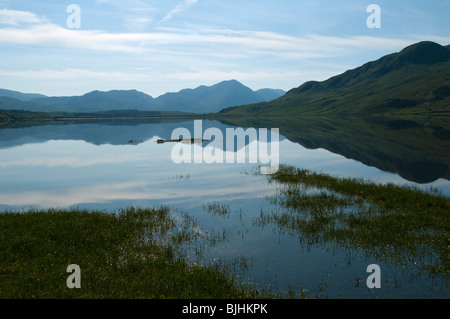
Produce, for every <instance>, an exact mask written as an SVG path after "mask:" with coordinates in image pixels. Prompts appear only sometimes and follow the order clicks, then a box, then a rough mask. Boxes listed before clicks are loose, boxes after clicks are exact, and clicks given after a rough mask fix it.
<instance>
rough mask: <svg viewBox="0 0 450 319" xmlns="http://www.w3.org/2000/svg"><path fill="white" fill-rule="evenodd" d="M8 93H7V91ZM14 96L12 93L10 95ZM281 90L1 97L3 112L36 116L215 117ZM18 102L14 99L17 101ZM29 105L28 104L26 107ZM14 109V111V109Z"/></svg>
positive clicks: (215, 88) (229, 84)
mask: <svg viewBox="0 0 450 319" xmlns="http://www.w3.org/2000/svg"><path fill="white" fill-rule="evenodd" d="M5 91H7V90H5ZM11 92H12V91H11ZM284 93H285V92H284V91H282V90H272V89H263V90H259V91H257V92H255V91H253V90H251V89H250V88H248V87H247V86H245V85H243V84H241V83H240V82H238V81H236V80H230V81H223V82H220V83H218V84H215V85H212V86H204V85H203V86H200V87H197V88H195V89H184V90H181V91H179V92H177V93H166V94H163V95H161V96H159V97H158V98H153V97H151V96H150V95H147V94H145V93H143V92H139V91H136V90H113V91H108V92H101V91H92V92H89V93H87V94H84V95H82V96H66V97H45V96H36V97H35V98H32V97H31V96H28V95H27V96H26V97H28V99H27V100H23V98H24V96H22V95H20V94H21V93H20V92H15V95H14V96H13V94H12V93H10V94H9V96H3V97H2V96H1V94H0V109H20V110H27V111H34V112H105V111H117V110H138V111H181V112H189V113H215V112H218V111H220V110H221V109H223V108H226V107H230V106H235V105H243V104H249V103H257V102H262V101H270V100H271V99H274V98H277V97H279V96H281V95H283V94H284ZM19 97H20V98H21V99H22V101H16V103H14V100H12V98H15V99H16V100H20V99H19ZM25 101H26V103H24V102H25ZM11 107H12V108H11Z"/></svg>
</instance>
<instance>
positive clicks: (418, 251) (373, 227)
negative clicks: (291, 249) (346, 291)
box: [255, 166, 450, 278]
mask: <svg viewBox="0 0 450 319" xmlns="http://www.w3.org/2000/svg"><path fill="white" fill-rule="evenodd" d="M268 178H269V182H271V183H273V182H275V183H279V184H280V189H279V191H278V193H277V194H276V195H275V196H274V197H272V198H271V199H270V200H271V201H272V203H275V204H277V205H279V207H281V208H282V209H280V210H279V211H276V212H272V213H265V212H261V216H260V217H259V218H258V219H257V220H256V221H255V223H257V224H260V225H265V224H274V225H276V227H277V229H278V231H280V232H283V233H287V234H290V235H292V236H298V238H299V240H300V242H301V243H302V244H303V245H306V246H311V245H329V244H333V245H335V246H339V247H345V248H349V247H350V248H355V249H362V250H363V251H364V253H365V254H366V255H368V256H375V257H376V258H378V259H379V260H383V261H384V262H388V263H391V264H400V265H403V266H405V267H406V268H407V269H411V272H417V271H418V272H424V273H426V274H427V275H430V276H434V275H438V274H439V275H443V276H444V277H447V278H448V276H449V275H450V259H449V256H450V198H448V197H446V196H444V195H442V194H440V193H439V192H438V191H436V190H433V189H430V190H428V191H422V190H419V189H417V188H415V187H406V186H397V185H393V184H386V185H381V184H377V183H373V182H370V181H366V180H361V179H347V178H336V177H332V176H329V175H326V174H320V173H315V172H311V171H308V170H302V169H298V168H295V167H291V166H281V167H280V169H279V171H278V172H277V173H276V174H274V175H271V176H269V177H268Z"/></svg>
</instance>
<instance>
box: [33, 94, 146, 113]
mask: <svg viewBox="0 0 450 319" xmlns="http://www.w3.org/2000/svg"><path fill="white" fill-rule="evenodd" d="M31 102H32V103H34V104H35V105H34V106H31V110H32V111H44V112H54V111H58V112H103V111H109V110H125V109H134V110H140V111H143V110H154V109H153V108H152V105H153V103H154V99H153V98H152V97H151V96H149V95H147V94H145V93H142V92H139V91H136V90H128V91H123V90H113V91H108V92H101V91H92V92H89V93H87V94H84V95H82V96H69V97H48V98H41V99H34V100H32V101H31Z"/></svg>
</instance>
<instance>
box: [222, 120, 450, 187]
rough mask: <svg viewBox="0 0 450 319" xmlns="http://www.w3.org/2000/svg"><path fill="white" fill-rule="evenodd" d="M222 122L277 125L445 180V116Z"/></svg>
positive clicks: (306, 139)
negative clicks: (405, 118) (406, 118)
mask: <svg viewBox="0 0 450 319" xmlns="http://www.w3.org/2000/svg"><path fill="white" fill-rule="evenodd" d="M226 123H231V124H234V125H242V126H255V127H260V126H261V127H279V128H280V134H281V135H283V136H285V137H286V138H287V139H289V140H290V141H292V142H295V143H299V144H300V145H303V146H304V147H306V148H309V149H317V148H324V149H326V150H329V151H331V152H332V153H335V154H340V155H342V156H344V157H346V158H349V159H354V160H356V161H358V162H361V163H363V164H365V165H368V166H373V167H377V168H378V169H380V170H383V171H387V172H394V173H396V174H399V175H400V176H401V177H403V178H405V179H407V180H409V181H412V182H415V183H430V182H433V181H436V180H437V179H439V178H445V179H446V180H450V170H449V167H450V118H449V117H432V118H414V119H408V120H404V119H391V118H382V117H371V118H365V117H327V118H321V117H299V118H289V119H286V118H271V119H267V118H264V119H257V120H255V119H251V120H249V119H232V120H231V119H229V120H227V121H226Z"/></svg>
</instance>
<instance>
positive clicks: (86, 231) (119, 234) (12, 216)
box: [0, 208, 258, 299]
mask: <svg viewBox="0 0 450 319" xmlns="http://www.w3.org/2000/svg"><path fill="white" fill-rule="evenodd" d="M196 227H197V226H196V225H194V224H193V222H192V220H191V219H185V220H184V221H182V223H181V224H177V223H176V222H175V221H174V219H173V218H171V215H170V212H169V210H168V209H165V208H161V209H158V210H154V209H136V208H129V209H126V210H123V211H120V212H117V213H105V212H97V211H85V210H45V211H27V212H22V213H17V212H2V213H0V229H1V232H0V298H51V299H53V298H88V299H91V298H133V299H136V298H170V299H172V298H183V299H184V298H254V297H257V296H258V294H257V293H256V292H255V291H252V290H250V289H247V288H246V287H243V286H242V285H240V284H237V282H236V281H235V280H234V279H233V278H231V276H229V275H228V274H227V273H226V272H225V271H224V270H223V269H220V268H219V267H218V266H214V265H211V266H199V265H195V264H191V263H188V262H187V259H186V256H185V254H184V253H183V251H182V249H181V248H180V247H182V246H183V245H186V244H189V243H192V242H194V241H195V240H196V239H198V238H197V237H196V236H197V235H196V234H195V232H193V231H192V230H193V229H195V228H196ZM204 239H205V238H204ZM206 240H207V238H206ZM70 264H77V265H79V266H80V270H81V278H80V282H81V288H80V289H77V288H73V289H69V288H68V287H67V284H66V280H67V278H68V277H69V276H70V275H71V273H67V272H66V269H67V266H69V265H70Z"/></svg>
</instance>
